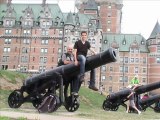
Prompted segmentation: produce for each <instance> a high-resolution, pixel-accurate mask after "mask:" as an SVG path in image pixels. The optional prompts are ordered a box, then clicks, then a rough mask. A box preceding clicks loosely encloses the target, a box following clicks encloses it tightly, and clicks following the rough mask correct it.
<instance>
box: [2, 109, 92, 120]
mask: <svg viewBox="0 0 160 120" xmlns="http://www.w3.org/2000/svg"><path fill="white" fill-rule="evenodd" d="M64 114H65V113H64ZM0 116H7V117H11V118H20V117H23V118H27V119H28V120H91V119H85V118H78V117H75V116H74V115H72V113H70V115H69V116H56V115H51V114H44V113H41V114H39V113H25V112H13V111H0Z"/></svg>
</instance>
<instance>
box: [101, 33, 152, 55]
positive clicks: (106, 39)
mask: <svg viewBox="0 0 160 120" xmlns="http://www.w3.org/2000/svg"><path fill="white" fill-rule="evenodd" d="M123 43H125V44H123ZM142 43H143V44H142ZM113 44H116V45H117V47H118V48H119V51H121V52H129V51H130V47H131V46H132V45H137V46H138V48H139V49H140V52H149V51H148V48H147V45H146V40H145V38H144V37H143V36H141V35H140V34H114V33H113V34H112V33H110V34H109V33H104V34H103V44H102V49H103V50H106V49H108V48H110V47H112V46H113Z"/></svg>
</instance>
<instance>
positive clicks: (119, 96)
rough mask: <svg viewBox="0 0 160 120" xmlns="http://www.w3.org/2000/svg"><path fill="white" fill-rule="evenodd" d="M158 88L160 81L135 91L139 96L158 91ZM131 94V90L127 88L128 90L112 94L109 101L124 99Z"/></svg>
mask: <svg viewBox="0 0 160 120" xmlns="http://www.w3.org/2000/svg"><path fill="white" fill-rule="evenodd" d="M158 88H160V81H158V82H155V83H150V84H147V85H142V86H139V87H138V88H137V89H136V90H135V93H136V94H137V95H139V94H142V93H145V92H149V91H152V90H155V89H158ZM130 92H131V90H130V89H128V88H126V89H124V90H121V91H119V92H116V93H112V94H110V95H109V98H108V99H109V100H116V99H124V98H126V97H127V96H128V95H129V94H130Z"/></svg>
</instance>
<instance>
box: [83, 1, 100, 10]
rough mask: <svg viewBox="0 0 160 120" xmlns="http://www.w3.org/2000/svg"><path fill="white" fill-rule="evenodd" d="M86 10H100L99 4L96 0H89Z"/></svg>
mask: <svg viewBox="0 0 160 120" xmlns="http://www.w3.org/2000/svg"><path fill="white" fill-rule="evenodd" d="M84 9H85V10H98V5H97V3H96V2H95V0H88V1H87V4H86V6H85V8H84Z"/></svg>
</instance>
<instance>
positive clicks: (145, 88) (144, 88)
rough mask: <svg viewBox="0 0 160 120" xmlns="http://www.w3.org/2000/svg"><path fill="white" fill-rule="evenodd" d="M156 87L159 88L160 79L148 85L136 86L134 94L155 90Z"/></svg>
mask: <svg viewBox="0 0 160 120" xmlns="http://www.w3.org/2000/svg"><path fill="white" fill-rule="evenodd" d="M158 88H160V81H158V82H154V83H150V84H148V85H142V86H140V87H138V88H137V89H136V90H135V92H136V94H142V93H145V92H149V91H152V90H155V89H158Z"/></svg>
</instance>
